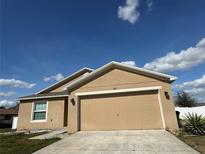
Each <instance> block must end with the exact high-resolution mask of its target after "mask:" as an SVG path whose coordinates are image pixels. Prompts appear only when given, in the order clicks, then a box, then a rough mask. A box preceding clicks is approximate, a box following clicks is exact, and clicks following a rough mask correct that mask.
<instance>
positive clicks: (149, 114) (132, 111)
mask: <svg viewBox="0 0 205 154" xmlns="http://www.w3.org/2000/svg"><path fill="white" fill-rule="evenodd" d="M80 102H81V111H80V112H81V114H80V115H81V116H80V118H81V119H80V127H81V130H122V129H160V128H162V120H161V115H160V108H159V102H158V97H157V94H156V93H152V94H150V93H149V94H146V95H136V94H130V95H128V94H126V95H120V96H116V95H115V96H114V97H112V95H109V96H101V97H99V96H98V97H95V96H92V97H89V98H86V97H84V98H81V99H80Z"/></svg>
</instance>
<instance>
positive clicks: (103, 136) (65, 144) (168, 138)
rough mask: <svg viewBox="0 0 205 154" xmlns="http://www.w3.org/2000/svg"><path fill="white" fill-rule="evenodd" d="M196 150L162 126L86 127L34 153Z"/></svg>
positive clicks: (182, 152) (127, 153)
mask: <svg viewBox="0 0 205 154" xmlns="http://www.w3.org/2000/svg"><path fill="white" fill-rule="evenodd" d="M82 153H83V154H84V153H85V154H134V153H136V154H138V153H139V154H158V153H160V154H172V153H177V154H198V152H196V151H195V150H193V149H192V148H191V147H189V146H188V145H186V144H185V143H183V142H181V141H180V140H179V139H177V138H176V137H175V136H173V135H172V134H170V133H168V132H166V131H165V130H136V131H96V132H94V131H90V132H89V131H88V132H78V133H76V134H73V135H70V136H69V135H68V136H67V137H65V138H63V139H62V140H60V141H58V142H56V143H54V144H52V145H49V146H47V147H45V148H43V149H41V150H39V151H37V152H35V154H82Z"/></svg>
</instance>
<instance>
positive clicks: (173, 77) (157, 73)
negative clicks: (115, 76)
mask: <svg viewBox="0 0 205 154" xmlns="http://www.w3.org/2000/svg"><path fill="white" fill-rule="evenodd" d="M112 63H114V64H116V65H120V66H122V67H127V68H130V69H135V70H137V71H141V72H145V73H149V74H153V75H157V76H161V77H165V78H169V79H170V81H173V80H176V79H177V77H175V76H172V75H168V74H164V73H160V72H155V71H151V70H147V69H144V68H140V67H136V66H131V65H127V64H122V63H119V62H115V61H113V62H112Z"/></svg>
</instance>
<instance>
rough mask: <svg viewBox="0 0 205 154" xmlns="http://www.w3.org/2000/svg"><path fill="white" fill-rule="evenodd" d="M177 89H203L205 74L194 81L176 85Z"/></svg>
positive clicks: (204, 86)
mask: <svg viewBox="0 0 205 154" xmlns="http://www.w3.org/2000/svg"><path fill="white" fill-rule="evenodd" d="M176 87H177V88H180V89H184V88H205V74H204V75H203V76H202V77H201V78H199V79H196V80H193V81H188V82H184V83H182V84H180V85H176Z"/></svg>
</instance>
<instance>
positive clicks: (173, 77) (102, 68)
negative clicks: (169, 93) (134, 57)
mask: <svg viewBox="0 0 205 154" xmlns="http://www.w3.org/2000/svg"><path fill="white" fill-rule="evenodd" d="M112 65H116V66H121V67H126V68H130V69H134V70H136V71H141V72H145V73H148V74H152V75H155V76H158V77H161V78H165V79H166V80H167V81H168V82H173V81H175V80H176V79H177V77H175V76H171V75H167V74H163V73H159V72H154V71H151V70H146V69H144V68H139V67H135V66H130V65H125V64H122V63H119V62H115V61H111V62H110V63H108V64H105V65H104V66H102V67H100V68H98V69H96V70H95V71H93V72H92V73H90V74H89V75H88V76H85V77H82V78H81V79H78V80H76V81H74V82H73V83H71V84H70V85H69V86H68V87H67V90H69V89H73V88H74V87H75V86H77V85H78V84H81V82H83V81H84V80H86V79H89V78H92V77H93V76H96V75H98V74H99V73H101V71H103V70H104V69H105V68H108V67H111V66H112Z"/></svg>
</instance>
